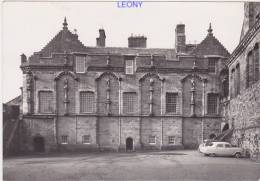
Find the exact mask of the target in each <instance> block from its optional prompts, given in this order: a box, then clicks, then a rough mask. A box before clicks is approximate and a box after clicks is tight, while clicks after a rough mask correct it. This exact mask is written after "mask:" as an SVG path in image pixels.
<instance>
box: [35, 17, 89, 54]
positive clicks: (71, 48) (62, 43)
mask: <svg viewBox="0 0 260 181" xmlns="http://www.w3.org/2000/svg"><path fill="white" fill-rule="evenodd" d="M67 25H68V24H67V21H66V18H65V19H64V23H63V30H61V31H60V32H59V33H58V34H57V35H56V36H55V37H54V38H53V39H52V40H51V41H50V42H49V43H48V44H47V45H46V46H45V47H44V48H43V49H42V50H41V51H40V52H39V53H40V54H41V55H42V56H44V57H48V56H50V55H51V53H53V52H56V53H64V52H76V51H77V52H78V51H80V52H85V51H86V47H85V46H84V44H83V43H82V42H81V41H80V40H79V39H78V35H77V34H73V33H71V32H70V31H69V30H68V27H67Z"/></svg>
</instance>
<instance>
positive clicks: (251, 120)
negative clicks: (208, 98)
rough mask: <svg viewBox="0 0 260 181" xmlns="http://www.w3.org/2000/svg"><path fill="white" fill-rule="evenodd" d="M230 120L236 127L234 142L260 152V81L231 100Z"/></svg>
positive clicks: (253, 151)
mask: <svg viewBox="0 0 260 181" xmlns="http://www.w3.org/2000/svg"><path fill="white" fill-rule="evenodd" d="M229 121H230V124H231V125H233V128H234V134H233V137H232V143H233V144H235V145H238V146H241V147H242V148H244V149H245V150H246V151H248V152H250V154H251V155H253V154H256V153H258V154H259V148H260V144H259V143H260V136H259V134H260V81H258V82H257V83H255V84H253V85H252V86H251V87H250V88H248V89H247V90H245V91H243V93H241V95H238V96H237V97H236V98H235V99H232V100H231V101H230V110H229Z"/></svg>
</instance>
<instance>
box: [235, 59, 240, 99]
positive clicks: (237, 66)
mask: <svg viewBox="0 0 260 181" xmlns="http://www.w3.org/2000/svg"><path fill="white" fill-rule="evenodd" d="M235 81H236V93H235V94H236V95H238V94H240V65H239V64H237V65H236V80H235Z"/></svg>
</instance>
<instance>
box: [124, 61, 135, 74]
mask: <svg viewBox="0 0 260 181" xmlns="http://www.w3.org/2000/svg"><path fill="white" fill-rule="evenodd" d="M125 73H126V74H130V75H132V74H134V60H126V61H125Z"/></svg>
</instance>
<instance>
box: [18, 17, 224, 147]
mask: <svg viewBox="0 0 260 181" xmlns="http://www.w3.org/2000/svg"><path fill="white" fill-rule="evenodd" d="M178 27H181V28H182V31H181V32H182V35H181V36H185V30H184V29H183V28H185V26H184V25H181V26H177V28H178ZM183 30H184V31H183ZM176 32H177V33H179V32H180V31H177V30H176ZM102 34H104V36H103V37H105V32H104V30H102ZM177 36H179V34H178V35H177ZM135 38H138V37H135ZM102 41H105V38H103V39H102ZM144 41H146V38H145V40H144ZM138 42H139V41H136V42H135V45H134V46H135V47H128V48H121V47H118V48H112V47H105V42H102V45H100V42H99V41H98V42H97V43H98V45H97V47H86V46H84V45H83V44H82V43H81V42H80V41H79V40H78V36H77V35H76V34H72V33H71V32H70V31H69V30H68V27H67V22H66V20H65V21H64V23H63V29H62V30H61V31H60V32H59V33H58V34H57V35H56V36H55V37H54V38H53V39H52V40H51V41H50V42H49V43H48V44H47V45H46V47H44V48H43V49H42V50H41V51H40V52H36V53H34V54H33V55H32V56H30V57H29V58H28V59H27V58H26V56H25V55H22V64H21V69H22V71H23V90H24V91H23V96H22V97H23V100H22V101H23V105H22V108H23V109H22V110H23V121H22V132H23V136H22V140H23V144H22V145H23V147H22V149H23V150H24V151H34V150H38V151H39V150H40V151H45V152H49V151H54V150H78V149H82V150H96V149H99V150H107V149H108V150H126V149H130V150H138V149H177V148H183V147H186V148H196V147H197V146H198V144H199V143H200V142H201V141H202V140H203V139H206V138H208V137H209V136H210V135H212V134H214V135H217V134H219V133H220V132H221V129H220V128H221V122H222V119H221V116H220V112H221V111H220V106H219V104H220V97H221V90H222V88H221V81H220V79H219V75H220V72H221V67H223V66H224V62H225V61H226V59H227V58H228V56H229V53H228V52H227V50H226V49H225V48H224V47H223V46H222V45H221V43H220V42H219V41H218V40H217V39H216V38H215V37H214V36H213V33H212V29H211V26H210V28H209V30H208V34H207V36H206V38H205V39H204V40H203V41H202V42H201V43H200V44H198V45H186V44H185V41H184V42H183V41H179V42H180V43H181V45H178V41H177V43H176V44H177V45H176V46H179V47H182V48H181V51H180V52H176V51H175V49H151V48H144V47H145V46H146V45H145V46H144V42H140V43H141V44H140V45H138ZM145 44H146V43H145ZM207 45H210V47H211V48H210V49H207V50H206V51H205V52H203V47H208V46H207ZM183 46H185V47H184V48H183ZM138 47H142V48H138ZM197 48H198V49H197ZM78 57H81V58H82V57H83V59H84V63H83V64H81V66H83V67H85V70H84V71H83V72H79V71H77V58H78ZM127 60H132V61H133V64H132V70H131V71H133V72H132V73H127V70H126V66H127V65H126V64H127V63H126V61H127ZM212 61H214V62H215V64H213V68H214V70H213V71H212V70H210V68H209V66H210V64H212ZM214 62H213V63H214ZM78 68H79V67H78ZM81 68H82V67H81ZM211 69H212V66H211ZM43 91H47V92H48V94H49V95H51V98H49V99H50V100H48V103H49V105H48V107H46V108H45V109H47V111H48V112H41V110H42V109H43V108H42V105H41V102H40V94H41V92H43ZM82 92H87V93H89V94H90V95H93V100H94V101H93V102H91V105H88V106H90V108H91V111H90V112H82V109H83V108H82V104H83V103H81V94H82ZM129 92H130V93H134V95H136V100H135V102H134V106H133V110H132V111H131V112H129V113H128V112H125V110H124V109H125V108H124V105H125V102H124V94H125V93H129ZM167 93H174V95H176V100H175V99H174V100H175V102H174V107H173V108H172V109H174V111H172V112H171V111H167V110H168V108H167V106H169V105H167V101H169V100H167V99H166V94H167ZM210 93H214V94H216V96H217V99H216V101H215V104H214V105H213V108H214V109H216V111H215V112H214V113H212V112H208V110H209V109H208V106H209V105H208V102H209V101H208V95H209V94H210ZM42 99H45V97H43V98H42ZM46 99H47V97H46ZM85 103H86V104H88V102H85ZM45 104H46V103H45ZM84 139H86V140H87V142H84ZM39 143H40V144H41V145H39Z"/></svg>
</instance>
